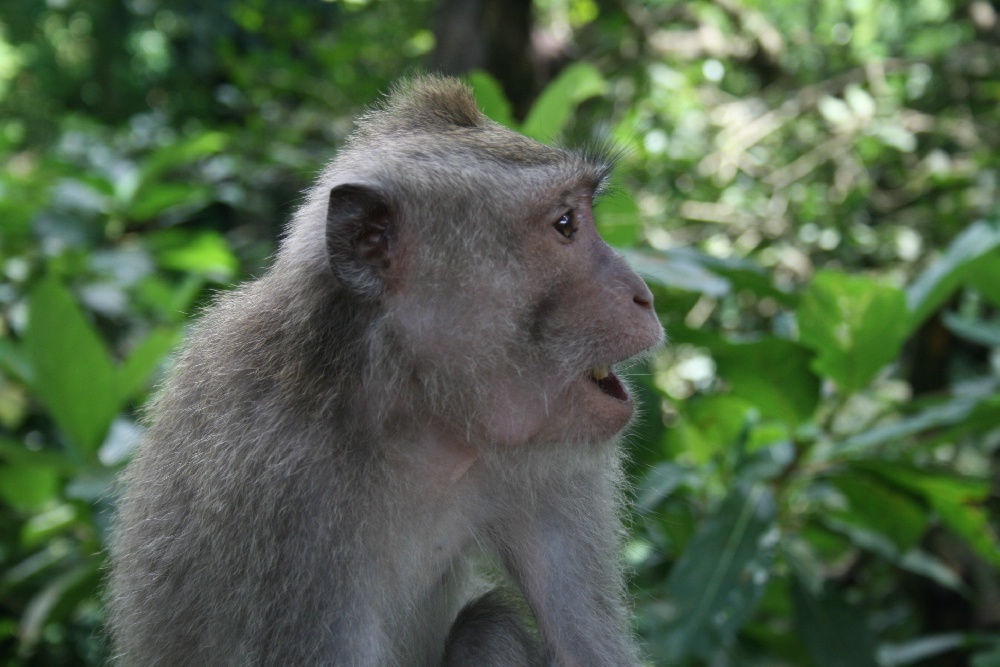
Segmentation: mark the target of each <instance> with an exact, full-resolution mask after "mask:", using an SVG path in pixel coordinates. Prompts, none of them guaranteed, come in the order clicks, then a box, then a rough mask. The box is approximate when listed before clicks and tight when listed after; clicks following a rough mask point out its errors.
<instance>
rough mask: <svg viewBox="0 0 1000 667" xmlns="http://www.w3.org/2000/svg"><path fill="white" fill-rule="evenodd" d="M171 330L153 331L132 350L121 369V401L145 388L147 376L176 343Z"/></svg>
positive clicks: (174, 334) (174, 332)
mask: <svg viewBox="0 0 1000 667" xmlns="http://www.w3.org/2000/svg"><path fill="white" fill-rule="evenodd" d="M177 338H178V335H177V332H176V331H175V330H173V329H167V328H163V327H161V328H159V329H154V330H153V331H152V332H150V333H149V335H148V336H146V338H145V339H144V340H143V341H142V342H141V343H139V345H137V346H136V347H135V349H134V350H132V354H130V355H129V358H128V360H127V361H126V362H125V364H124V365H123V366H122V368H121V377H120V387H121V397H122V400H127V399H129V398H131V397H132V396H134V395H135V394H136V393H138V392H139V391H141V390H143V389H144V388H145V387H146V383H147V382H148V380H149V376H150V375H151V374H152V373H153V371H154V370H156V367H157V366H158V365H159V363H160V362H161V361H162V360H163V358H164V357H165V356H166V355H167V353H168V352H170V350H171V348H173V346H174V345H175V344H176V343H177Z"/></svg>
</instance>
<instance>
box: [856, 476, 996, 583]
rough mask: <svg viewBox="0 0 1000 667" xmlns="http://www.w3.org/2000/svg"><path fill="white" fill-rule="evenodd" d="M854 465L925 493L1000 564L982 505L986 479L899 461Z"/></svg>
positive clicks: (950, 521) (953, 525) (947, 519)
mask: <svg viewBox="0 0 1000 667" xmlns="http://www.w3.org/2000/svg"><path fill="white" fill-rule="evenodd" d="M854 465H855V466H856V467H859V468H862V469H864V470H868V471H870V472H872V473H873V474H876V475H879V476H881V477H883V478H884V479H886V480H888V481H890V482H892V483H893V484H896V485H898V486H900V487H901V488H903V489H906V490H908V491H910V492H912V493H916V494H919V495H921V496H923V498H924V499H925V500H926V501H927V502H928V504H930V506H931V507H932V508H934V511H935V512H937V515H938V516H939V517H940V519H941V522H942V523H944V524H945V525H946V526H948V527H949V528H950V529H951V530H953V531H954V532H955V533H956V534H958V535H960V536H961V537H962V538H964V539H965V540H966V541H967V542H968V543H969V544H970V545H971V546H972V547H973V548H974V549H975V550H976V551H977V552H979V555H981V556H982V557H983V558H985V559H986V560H987V561H989V562H991V563H993V564H994V565H1000V539H998V537H997V534H996V532H995V531H994V530H993V527H992V526H991V524H990V521H989V517H988V516H987V514H986V511H985V509H984V508H983V507H982V503H983V502H984V501H985V499H986V497H987V495H988V494H989V484H988V483H987V482H986V481H983V480H978V479H969V478H963V477H957V476H955V475H954V474H950V473H944V472H941V473H938V472H931V471H927V470H921V469H919V468H915V467H912V466H910V465H907V464H905V463H901V462H895V461H858V462H855V464H854Z"/></svg>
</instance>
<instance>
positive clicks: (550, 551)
mask: <svg viewBox="0 0 1000 667" xmlns="http://www.w3.org/2000/svg"><path fill="white" fill-rule="evenodd" d="M611 465H612V466H614V464H611ZM619 493H620V492H619V489H618V485H617V484H616V483H615V476H614V474H613V473H612V472H610V471H608V470H607V469H606V468H605V469H594V470H589V471H585V472H580V471H577V472H575V473H574V474H572V475H567V476H566V477H565V478H563V479H560V480H558V481H556V482H554V483H552V484H548V485H546V487H545V490H544V491H542V492H541V493H539V494H538V496H536V499H535V502H534V503H533V504H532V505H533V507H532V513H531V515H530V516H523V517H522V518H521V520H520V521H515V522H512V526H511V527H512V528H514V530H513V531H512V532H511V533H510V534H508V535H507V536H505V537H506V541H507V545H506V549H505V551H506V554H507V559H506V561H507V566H508V569H509V570H510V573H511V575H512V576H513V577H514V579H515V580H516V581H517V583H518V584H519V586H520V587H521V589H522V591H523V592H524V595H525V597H526V598H527V600H528V603H529V605H530V606H531V608H532V610H533V611H534V613H535V617H536V619H537V621H538V628H539V631H540V633H541V635H542V639H543V641H544V643H545V650H546V656H547V663H548V664H551V665H559V666H566V667H568V666H570V665H573V666H583V665H594V666H611V665H614V666H616V667H617V666H628V665H636V664H639V661H638V657H637V650H636V646H635V643H634V641H633V639H632V636H631V632H630V626H629V612H628V609H627V607H626V605H625V603H624V584H623V577H622V572H621V560H620V559H621V555H620V546H621V535H622V528H621V523H620V520H619V517H618V507H619V503H618V496H619Z"/></svg>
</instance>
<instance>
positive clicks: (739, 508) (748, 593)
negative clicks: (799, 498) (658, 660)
mask: <svg viewBox="0 0 1000 667" xmlns="http://www.w3.org/2000/svg"><path fill="white" fill-rule="evenodd" d="M774 510H775V508H774V499H773V498H772V496H771V492H770V491H769V490H768V489H767V487H765V486H756V487H753V488H752V489H751V490H750V491H749V492H746V493H745V492H742V491H734V492H733V493H731V494H730V496H729V497H728V498H727V499H726V500H725V502H723V504H722V505H721V506H720V507H719V509H718V511H717V512H716V513H715V514H714V515H713V516H712V517H710V518H709V519H708V521H706V522H705V523H704V524H703V525H702V526H701V528H700V529H699V530H698V532H697V534H696V535H695V536H694V538H693V539H692V540H691V542H690V543H689V544H688V547H687V549H685V550H684V553H683V554H682V555H681V558H680V560H679V561H678V562H677V564H676V565H675V566H674V567H673V569H672V570H671V571H670V576H669V578H668V579H667V590H668V592H669V599H670V603H671V605H672V607H673V614H672V617H671V618H670V620H669V623H668V625H667V627H666V629H665V630H664V632H663V633H662V634H661V636H660V637H658V638H657V641H656V643H657V644H658V645H662V647H663V650H664V651H665V653H666V655H665V662H666V664H674V663H680V662H683V661H684V660H685V659H687V658H691V657H696V658H697V657H704V656H707V655H708V654H710V653H711V652H712V651H714V650H716V649H718V648H720V647H722V646H725V645H726V644H727V643H728V642H729V641H730V640H731V639H732V637H733V636H734V635H735V634H736V632H737V631H738V630H739V629H740V627H741V626H742V625H743V623H744V622H745V621H746V619H747V618H748V617H749V616H750V614H751V613H752V612H753V610H754V608H755V607H756V606H757V602H758V601H759V600H760V597H761V595H762V594H763V592H764V588H765V586H766V585H767V582H768V580H769V579H770V567H771V559H772V557H773V553H774V544H775V543H776V541H777V540H776V534H775V532H774V531H775V530H776V528H774Z"/></svg>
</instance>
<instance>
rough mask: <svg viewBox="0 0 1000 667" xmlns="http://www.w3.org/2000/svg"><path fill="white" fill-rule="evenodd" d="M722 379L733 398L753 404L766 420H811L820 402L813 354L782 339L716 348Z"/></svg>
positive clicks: (714, 351)
mask: <svg viewBox="0 0 1000 667" xmlns="http://www.w3.org/2000/svg"><path fill="white" fill-rule="evenodd" d="M712 356H713V357H714V359H715V361H716V364H717V365H718V372H719V376H720V377H722V379H724V380H725V381H726V382H727V383H729V386H730V387H731V389H732V392H733V394H734V395H736V396H739V397H741V398H744V399H746V400H747V401H750V402H751V403H753V405H754V406H756V407H757V409H758V410H760V413H761V415H762V416H764V417H765V418H774V419H779V420H781V421H783V422H785V423H788V424H796V425H797V424H801V423H802V422H804V421H806V420H807V419H809V418H810V417H811V416H812V414H813V412H814V411H815V410H816V405H817V403H818V401H819V388H820V383H819V378H817V377H816V375H815V374H813V373H812V371H810V370H809V362H810V358H811V356H812V355H811V353H810V352H809V351H808V350H806V349H805V348H803V347H801V346H799V345H797V344H795V343H794V342H792V341H790V340H785V339H783V338H773V337H771V338H763V339H761V340H758V341H755V342H752V343H738V344H727V345H723V346H713V347H712Z"/></svg>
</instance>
